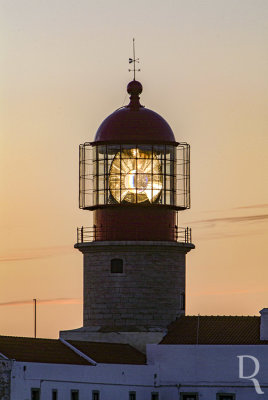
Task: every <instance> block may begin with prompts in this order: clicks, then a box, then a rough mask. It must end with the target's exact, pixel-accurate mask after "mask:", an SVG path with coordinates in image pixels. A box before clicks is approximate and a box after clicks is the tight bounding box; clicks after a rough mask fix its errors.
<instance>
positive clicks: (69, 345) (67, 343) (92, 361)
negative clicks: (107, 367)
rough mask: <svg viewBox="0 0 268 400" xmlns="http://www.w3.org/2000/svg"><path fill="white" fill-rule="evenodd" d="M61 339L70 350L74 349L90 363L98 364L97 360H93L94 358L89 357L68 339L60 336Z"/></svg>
mask: <svg viewBox="0 0 268 400" xmlns="http://www.w3.org/2000/svg"><path fill="white" fill-rule="evenodd" d="M59 341H60V342H61V343H62V344H64V346H66V347H68V348H69V349H70V350H72V351H73V352H74V353H76V354H77V355H78V356H79V357H82V358H84V359H85V360H86V361H88V362H89V363H90V364H92V365H94V366H96V365H97V362H96V361H95V360H93V359H92V358H90V357H88V356H87V355H86V354H84V353H83V352H82V351H80V350H78V349H77V348H76V347H75V346H73V345H72V344H71V343H69V342H68V341H67V340H64V339H62V338H59Z"/></svg>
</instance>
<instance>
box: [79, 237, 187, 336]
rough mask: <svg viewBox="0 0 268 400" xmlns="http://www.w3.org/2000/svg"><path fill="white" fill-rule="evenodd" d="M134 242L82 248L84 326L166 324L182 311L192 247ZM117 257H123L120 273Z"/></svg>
mask: <svg viewBox="0 0 268 400" xmlns="http://www.w3.org/2000/svg"><path fill="white" fill-rule="evenodd" d="M116 243H117V244H116ZM130 243H131V244H125V245H122V244H120V242H110V243H109V242H102V244H101V243H100V242H98V244H96V242H93V243H88V244H87V245H86V244H83V248H82V247H79V250H80V251H82V252H83V253H84V326H100V327H113V326H117V327H145V328H151V327H166V326H167V325H168V324H169V323H170V322H172V321H174V320H175V319H176V317H177V316H179V315H181V314H184V310H182V309H181V294H182V293H184V292H185V254H186V253H187V252H188V251H189V249H187V248H186V247H185V246H182V245H180V244H178V243H176V244H175V243H174V244H173V243H170V242H169V243H168V242H166V243H165V242H161V243H158V244H157V243H156V242H154V244H144V242H143V244H141V245H138V244H135V242H130ZM151 243H153V242H151ZM171 244H172V245H171ZM113 258H121V259H123V265H124V271H123V273H122V274H120V273H118V274H113V273H111V259H113Z"/></svg>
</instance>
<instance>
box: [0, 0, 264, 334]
mask: <svg viewBox="0 0 268 400" xmlns="http://www.w3.org/2000/svg"><path fill="white" fill-rule="evenodd" d="M0 8H1V12H0V15H1V17H0V18H1V21H0V27H1V28H0V29H1V35H0V36H1V49H2V50H1V66H2V70H3V73H2V74H1V77H0V96H1V111H0V113H1V114H0V118H1V149H0V151H1V154H0V160H1V168H0V171H1V188H2V195H1V199H0V201H1V222H0V235H1V251H0V274H1V275H0V276H1V279H0V334H10V335H25V336H26V335H32V334H33V306H32V305H31V302H29V301H30V300H31V299H33V298H37V299H39V300H42V301H40V302H38V332H37V333H38V335H39V336H42V337H57V335H58V331H59V330H62V329H71V328H76V327H79V326H81V324H82V303H81V299H82V255H81V254H80V253H79V252H78V251H77V250H75V249H73V244H74V243H75V240H76V227H77V226H81V225H85V226H87V225H90V224H91V216H90V212H87V211H81V210H79V209H78V146H79V144H80V143H83V142H85V141H90V140H92V139H93V138H94V135H95V132H96V130H97V128H98V126H99V125H100V123H101V122H102V120H103V119H104V118H105V117H106V116H107V115H108V114H109V113H111V112H112V111H113V110H115V109H116V108H118V107H120V106H122V105H123V104H125V103H126V102H127V98H126V84H127V83H128V81H129V80H130V79H131V75H130V74H129V73H128V71H127V70H128V57H129V56H131V46H132V37H133V36H135V38H136V45H137V46H136V48H137V55H138V57H139V58H140V60H141V63H140V68H141V72H140V73H139V76H138V79H139V80H140V81H141V82H142V84H143V87H144V91H143V94H142V104H144V105H145V106H146V107H148V108H151V109H153V110H155V111H157V112H158V113H160V114H161V115H162V116H163V117H164V118H165V119H167V121H168V122H169V124H170V125H171V127H172V129H173V131H174V133H175V136H176V139H177V140H178V141H186V142H188V143H190V144H191V149H192V152H191V190H192V191H191V193H192V208H191V210H189V211H185V212H182V213H181V214H180V221H181V222H180V225H181V226H187V225H188V226H191V227H192V229H193V241H194V243H195V245H196V249H195V250H194V251H192V252H191V253H190V254H189V255H188V257H187V313H189V314H197V313H200V314H246V315H248V314H250V315H253V314H258V311H259V310H260V309H261V308H263V307H268V269H267V215H268V213H267V210H268V200H267V183H265V178H266V176H267V175H266V173H265V172H266V171H267V128H268V117H267V106H268V90H267V89H268V77H267V67H268V50H267V44H268V26H267V20H268V3H267V2H266V1H264V0H256V1H254V2H253V1H248V0H235V1H234V0H232V1H231V0H227V1H226V0H217V1H215V0H210V1H207V0H204V1H197V0H195V1H194V0H178V1H165V2H163V1H155V0H154V1H151V0H150V1H145V2H144V1H141V0H138V1H136V2H135V3H133V2H127V1H125V0H124V1H123V0H117V1H112V2H108V1H101V0H100V1H98V2H97V1H86V0H83V1H82V0H79V1H72V0H69V1H65V0H57V1H54V0H53V1H52V0H48V1H42V0H39V1H36V0H24V1H23V2H21V1H19V0H14V1H12V2H9V1H7V0H6V1H2V2H1V5H0ZM266 180H267V178H266ZM49 300H50V301H49ZM7 303H8V304H7ZM11 303H12V304H11Z"/></svg>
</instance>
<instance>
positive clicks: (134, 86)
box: [127, 80, 142, 96]
mask: <svg viewBox="0 0 268 400" xmlns="http://www.w3.org/2000/svg"><path fill="white" fill-rule="evenodd" d="M127 92H128V94H130V95H131V96H133V95H134V96H135V95H136V96H138V95H139V94H141V92H142V84H141V83H140V82H138V81H135V80H134V81H131V82H129V84H128V85H127Z"/></svg>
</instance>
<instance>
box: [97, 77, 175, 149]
mask: <svg viewBox="0 0 268 400" xmlns="http://www.w3.org/2000/svg"><path fill="white" fill-rule="evenodd" d="M127 90H128V93H129V94H130V95H131V96H130V103H129V105H128V106H125V107H122V108H120V109H119V110H116V111H115V112H113V113H112V114H111V115H109V116H108V117H107V118H106V119H105V120H104V121H103V122H102V124H101V125H100V127H99V129H98V130H97V133H96V136H95V142H106V143H107V142H116V143H152V144H153V143H171V144H175V143H176V141H175V137H174V134H173V132H172V129H171V128H170V126H169V124H168V123H167V122H166V121H165V120H164V118H162V117H161V116H160V115H159V114H157V113H156V112H154V111H152V110H149V109H148V108H145V107H143V106H141V105H140V103H139V94H140V93H141V92H142V85H141V84H140V83H139V82H138V81H132V82H130V83H129V84H128V88H127Z"/></svg>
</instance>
